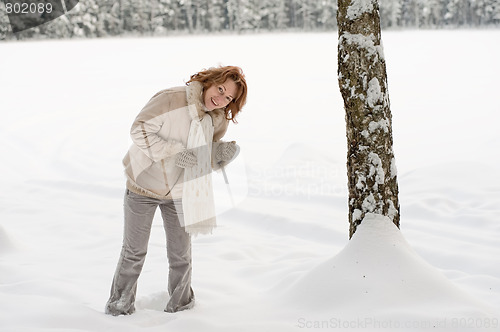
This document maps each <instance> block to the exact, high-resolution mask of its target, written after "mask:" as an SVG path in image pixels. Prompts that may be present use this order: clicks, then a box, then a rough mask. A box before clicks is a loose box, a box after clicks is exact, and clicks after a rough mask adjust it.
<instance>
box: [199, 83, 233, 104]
mask: <svg viewBox="0 0 500 332" xmlns="http://www.w3.org/2000/svg"><path fill="white" fill-rule="evenodd" d="M237 92H238V86H237V85H236V83H235V82H234V81H233V80H232V79H227V80H226V81H225V82H224V83H221V84H213V85H211V86H210V87H209V88H208V89H206V91H205V93H204V97H203V103H204V104H205V107H206V108H207V109H208V110H209V111H213V110H214V109H217V108H224V107H226V106H227V105H229V103H230V102H231V101H233V100H234V98H235V96H236V94H237Z"/></svg>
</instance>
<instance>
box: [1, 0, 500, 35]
mask: <svg viewBox="0 0 500 332" xmlns="http://www.w3.org/2000/svg"><path fill="white" fill-rule="evenodd" d="M379 6H380V17H381V25H382V28H383V29H388V28H418V29H420V28H423V29H432V28H448V27H450V28H454V27H484V26H495V27H498V26H500V0H379ZM336 16H337V0H113V1H111V0H81V1H80V2H79V4H78V5H77V6H76V7H75V8H73V9H72V10H71V11H69V12H68V13H67V14H66V15H63V16H61V17H59V18H57V19H55V20H53V21H50V22H48V23H45V24H42V25H40V26H38V27H36V28H31V29H28V30H25V31H22V32H18V33H13V32H12V30H11V28H10V26H9V21H8V17H7V14H6V10H5V6H4V5H0V39H2V40H12V39H31V38H33V39H40V38H51V39H52V38H94V37H109V36H121V35H145V36H164V35H169V34H178V33H217V32H233V33H245V32H255V31H257V32H260V31H266V32H267V31H331V30H335V29H336V28H337V19H336Z"/></svg>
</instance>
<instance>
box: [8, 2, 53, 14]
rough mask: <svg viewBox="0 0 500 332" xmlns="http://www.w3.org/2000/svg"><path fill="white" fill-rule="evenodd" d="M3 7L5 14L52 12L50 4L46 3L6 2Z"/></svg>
mask: <svg viewBox="0 0 500 332" xmlns="http://www.w3.org/2000/svg"><path fill="white" fill-rule="evenodd" d="M5 9H6V11H7V14H43V13H47V14H50V13H52V9H53V8H52V4H51V3H50V2H46V3H42V2H40V3H26V2H19V3H18V2H15V3H10V2H6V4H5Z"/></svg>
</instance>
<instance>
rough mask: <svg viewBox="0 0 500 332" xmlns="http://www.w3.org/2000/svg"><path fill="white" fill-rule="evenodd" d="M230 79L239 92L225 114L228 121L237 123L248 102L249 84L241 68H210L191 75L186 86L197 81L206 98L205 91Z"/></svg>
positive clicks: (225, 110)
mask: <svg viewBox="0 0 500 332" xmlns="http://www.w3.org/2000/svg"><path fill="white" fill-rule="evenodd" d="M228 79H231V80H233V81H234V83H236V86H237V87H238V91H237V92H236V96H235V97H234V99H233V100H232V101H231V102H230V103H229V104H228V105H227V106H226V108H225V109H224V114H225V116H226V119H227V120H232V121H233V122H234V123H236V119H235V118H236V115H237V114H238V113H239V112H240V111H241V109H242V108H243V106H244V105H245V103H246V101H247V82H246V80H245V75H244V74H243V71H242V70H241V68H240V67H236V66H224V67H223V66H221V67H217V68H209V69H207V70H203V71H200V72H198V73H196V74H194V75H191V78H190V80H189V81H187V82H186V85H189V83H191V82H195V81H196V82H200V83H201V84H202V85H203V96H204V95H205V91H207V89H208V88H210V87H211V86H212V85H215V84H222V83H224V82H225V81H227V80H228Z"/></svg>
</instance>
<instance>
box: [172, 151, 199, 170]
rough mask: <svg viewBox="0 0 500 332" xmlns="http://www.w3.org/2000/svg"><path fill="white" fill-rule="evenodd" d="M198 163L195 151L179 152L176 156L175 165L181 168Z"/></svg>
mask: <svg viewBox="0 0 500 332" xmlns="http://www.w3.org/2000/svg"><path fill="white" fill-rule="evenodd" d="M197 163H198V158H196V156H195V155H194V153H193V152H191V151H189V150H184V151H182V152H179V153H178V154H177V156H176V158H175V165H176V166H177V167H181V168H189V167H193V166H194V165H196V164H197Z"/></svg>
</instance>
